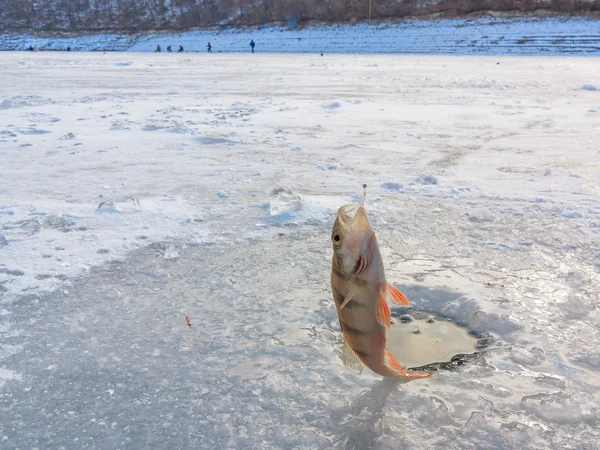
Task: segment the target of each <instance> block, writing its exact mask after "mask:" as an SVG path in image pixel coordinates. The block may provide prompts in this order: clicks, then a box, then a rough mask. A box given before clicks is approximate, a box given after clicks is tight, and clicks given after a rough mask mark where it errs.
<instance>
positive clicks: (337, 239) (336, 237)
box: [333, 234, 341, 242]
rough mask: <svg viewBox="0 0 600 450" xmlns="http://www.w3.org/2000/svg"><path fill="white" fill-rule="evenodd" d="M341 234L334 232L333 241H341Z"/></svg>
mask: <svg viewBox="0 0 600 450" xmlns="http://www.w3.org/2000/svg"><path fill="white" fill-rule="evenodd" d="M340 239H341V238H340V235H339V234H334V235H333V242H340Z"/></svg>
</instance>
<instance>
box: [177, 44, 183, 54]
mask: <svg viewBox="0 0 600 450" xmlns="http://www.w3.org/2000/svg"><path fill="white" fill-rule="evenodd" d="M177 53H183V46H181V45H180V46H179V50H177Z"/></svg>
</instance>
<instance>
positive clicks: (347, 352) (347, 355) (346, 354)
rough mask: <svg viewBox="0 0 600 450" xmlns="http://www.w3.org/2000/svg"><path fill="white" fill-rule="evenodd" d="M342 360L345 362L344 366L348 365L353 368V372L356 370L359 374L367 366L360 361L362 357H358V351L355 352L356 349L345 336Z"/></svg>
mask: <svg viewBox="0 0 600 450" xmlns="http://www.w3.org/2000/svg"><path fill="white" fill-rule="evenodd" d="M342 361H343V363H344V366H346V367H347V368H348V369H350V370H352V371H353V372H356V373H357V374H359V375H360V374H361V373H362V371H363V369H364V368H365V365H364V364H363V363H362V362H361V361H360V359H358V356H356V353H354V350H352V347H350V344H348V341H347V340H346V338H345V337H344V350H343V353H342Z"/></svg>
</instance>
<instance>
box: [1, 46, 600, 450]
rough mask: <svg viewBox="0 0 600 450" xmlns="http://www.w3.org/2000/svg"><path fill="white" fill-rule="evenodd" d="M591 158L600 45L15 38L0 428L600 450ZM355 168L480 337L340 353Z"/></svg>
mask: <svg viewBox="0 0 600 450" xmlns="http://www.w3.org/2000/svg"><path fill="white" fill-rule="evenodd" d="M599 161H600V58H591V57H588V58H583V57H581V58H578V57H546V58H542V57H497V56H494V57H480V56H363V55H361V56H358V55H335V56H330V55H325V56H324V57H320V56H318V55H315V56H310V55H277V54H271V55H259V54H256V55H248V54H246V55H234V54H227V55H225V54H214V55H206V54H184V55H168V54H160V55H153V54H135V53H127V54H124V53H111V54H101V53H94V54H92V53H77V54H75V53H73V54H66V53H36V54H33V53H6V54H3V55H2V60H1V61H0V447H1V448H30V447H40V448H69V449H70V448H77V449H79V448H102V449H108V448H206V449H221V448H239V449H246V448H262V449H271V448H273V449H274V448H286V449H287V448H305V449H314V448H351V449H368V448H381V449H399V448H407V449H431V448H440V449H463V448H464V449H488V448H489V449H513V448H519V449H520V448H528V449H543V448H544V449H545V448H556V449H563V448H572V449H590V450H591V449H597V448H598V442H600V309H599V308H598V302H599V297H598V292H599V291H598V286H599V285H600V162H599ZM363 183H366V184H368V186H369V187H368V200H367V204H366V206H367V210H368V212H369V214H370V218H371V222H372V225H373V228H374V230H375V232H376V234H377V236H378V239H379V242H380V246H381V248H382V254H383V258H384V264H385V266H386V270H387V277H388V281H390V282H392V283H394V284H396V285H397V286H398V287H399V288H400V289H401V290H402V291H403V292H405V294H407V296H408V297H409V299H410V300H411V302H412V304H413V306H414V308H415V309H420V310H423V311H425V312H427V313H431V314H434V315H437V316H438V317H441V316H445V317H448V318H450V319H453V320H454V321H455V322H459V323H461V324H463V325H464V326H467V327H468V328H470V329H471V331H473V332H477V333H481V334H484V335H488V336H493V342H491V343H490V345H489V346H488V347H487V348H486V349H485V351H484V352H483V353H482V354H481V355H480V356H479V357H478V358H477V359H476V360H475V361H471V362H467V363H465V364H463V365H460V366H457V367H445V368H441V369H440V370H439V371H438V372H437V373H436V374H435V375H434V376H433V377H431V378H428V379H425V380H416V381H413V382H410V383H407V384H398V383H395V382H393V381H390V380H384V381H382V377H380V376H377V375H375V374H373V373H372V372H370V371H368V370H365V372H364V373H363V374H362V375H360V376H359V375H357V374H355V373H353V372H351V371H349V370H347V369H345V368H344V367H343V365H342V363H341V360H340V356H339V350H340V342H341V334H340V331H339V325H338V322H337V315H336V310H335V306H334V303H333V299H332V295H331V292H330V288H329V274H330V259H331V254H332V251H331V245H330V230H331V226H332V223H333V220H334V218H335V213H336V210H337V208H338V207H339V206H341V205H343V204H345V203H348V202H350V201H353V200H356V199H357V195H358V193H359V192H360V191H361V189H362V188H361V185H362V184H363ZM186 316H188V317H189V318H190V321H191V323H192V326H191V327H189V326H188V325H187V323H186V320H185V317H186ZM400 362H401V363H402V361H400Z"/></svg>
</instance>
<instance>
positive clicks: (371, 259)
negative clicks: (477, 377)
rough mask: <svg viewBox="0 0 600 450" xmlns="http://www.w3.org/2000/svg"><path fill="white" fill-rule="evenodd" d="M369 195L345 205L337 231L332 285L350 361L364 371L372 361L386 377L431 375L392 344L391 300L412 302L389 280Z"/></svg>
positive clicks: (373, 367) (345, 352) (345, 358)
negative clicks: (414, 367)
mask: <svg viewBox="0 0 600 450" xmlns="http://www.w3.org/2000/svg"><path fill="white" fill-rule="evenodd" d="M364 187H366V185H365V186H364ZM364 199H365V197H364V195H363V197H362V199H361V202H360V203H359V204H351V205H345V206H342V207H341V208H340V209H339V210H338V215H337V218H336V219H335V223H334V225H333V230H332V232H331V240H332V242H333V261H332V268H331V290H332V291H333V298H334V301H335V306H336V308H337V313H338V318H339V321H340V326H341V328H342V333H343V335H344V350H343V356H342V358H343V361H344V365H346V366H347V367H349V368H352V369H353V370H355V371H357V372H359V373H360V372H362V369H363V367H364V366H367V367H368V368H369V369H371V370H372V371H373V372H375V373H378V374H380V375H383V376H386V377H404V378H406V379H416V378H426V377H429V376H431V375H432V373H429V372H406V371H405V369H404V368H403V367H402V366H401V365H400V363H398V361H396V358H394V357H393V356H392V354H391V353H390V352H389V350H388V349H387V348H386V332H387V329H388V328H389V326H390V320H391V317H390V309H389V307H388V304H387V302H388V301H391V302H392V303H395V304H397V305H405V306H408V304H409V302H408V299H407V298H406V296H405V295H404V294H402V292H400V291H399V290H398V289H396V288H395V287H394V286H392V285H391V284H388V283H387V282H386V280H385V271H384V269H383V260H382V258H381V253H380V251H379V245H378V244H377V239H376V238H375V233H374V232H373V229H372V228H371V226H370V224H369V219H368V217H367V211H366V210H365V206H364Z"/></svg>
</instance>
